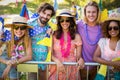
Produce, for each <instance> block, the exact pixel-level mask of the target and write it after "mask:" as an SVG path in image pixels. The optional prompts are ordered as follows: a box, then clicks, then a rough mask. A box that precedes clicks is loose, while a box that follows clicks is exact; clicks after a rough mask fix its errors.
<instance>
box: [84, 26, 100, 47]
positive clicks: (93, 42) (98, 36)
mask: <svg viewBox="0 0 120 80" xmlns="http://www.w3.org/2000/svg"><path fill="white" fill-rule="evenodd" d="M87 27H88V26H87V24H85V26H84V31H85V35H86V40H87V42H88V44H90V45H95V44H97V42H98V41H99V39H100V34H101V30H100V26H98V34H97V36H96V39H95V41H91V40H90V38H89V35H88V30H87Z"/></svg>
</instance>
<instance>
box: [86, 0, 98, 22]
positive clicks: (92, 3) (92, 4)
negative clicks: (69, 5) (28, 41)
mask: <svg viewBox="0 0 120 80" xmlns="http://www.w3.org/2000/svg"><path fill="white" fill-rule="evenodd" d="M88 6H94V7H96V9H97V12H98V13H97V19H96V23H97V24H99V23H100V9H99V6H98V4H97V3H96V2H95V1H91V2H89V3H88V4H87V5H86V6H85V7H84V21H85V22H87V18H86V8H87V7H88Z"/></svg>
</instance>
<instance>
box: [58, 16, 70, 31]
mask: <svg viewBox="0 0 120 80" xmlns="http://www.w3.org/2000/svg"><path fill="white" fill-rule="evenodd" d="M60 25H61V27H62V29H63V31H68V30H69V26H70V20H69V18H68V17H65V16H62V17H61V18H60Z"/></svg>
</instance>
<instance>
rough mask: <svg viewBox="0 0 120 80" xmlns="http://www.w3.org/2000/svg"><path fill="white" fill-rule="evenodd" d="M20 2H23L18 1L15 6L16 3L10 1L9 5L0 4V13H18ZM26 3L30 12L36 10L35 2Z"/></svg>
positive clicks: (20, 6)
mask: <svg viewBox="0 0 120 80" xmlns="http://www.w3.org/2000/svg"><path fill="white" fill-rule="evenodd" d="M22 4H23V3H22V2H19V3H18V6H16V3H10V4H9V5H6V6H2V5H0V15H5V14H20V11H21V8H22ZM26 5H27V8H28V10H30V11H32V12H36V9H37V7H38V4H37V3H34V2H27V4H26Z"/></svg>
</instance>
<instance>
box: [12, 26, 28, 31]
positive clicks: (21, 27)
mask: <svg viewBox="0 0 120 80" xmlns="http://www.w3.org/2000/svg"><path fill="white" fill-rule="evenodd" d="M19 28H20V30H25V29H26V26H14V29H15V30H18V29H19Z"/></svg>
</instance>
